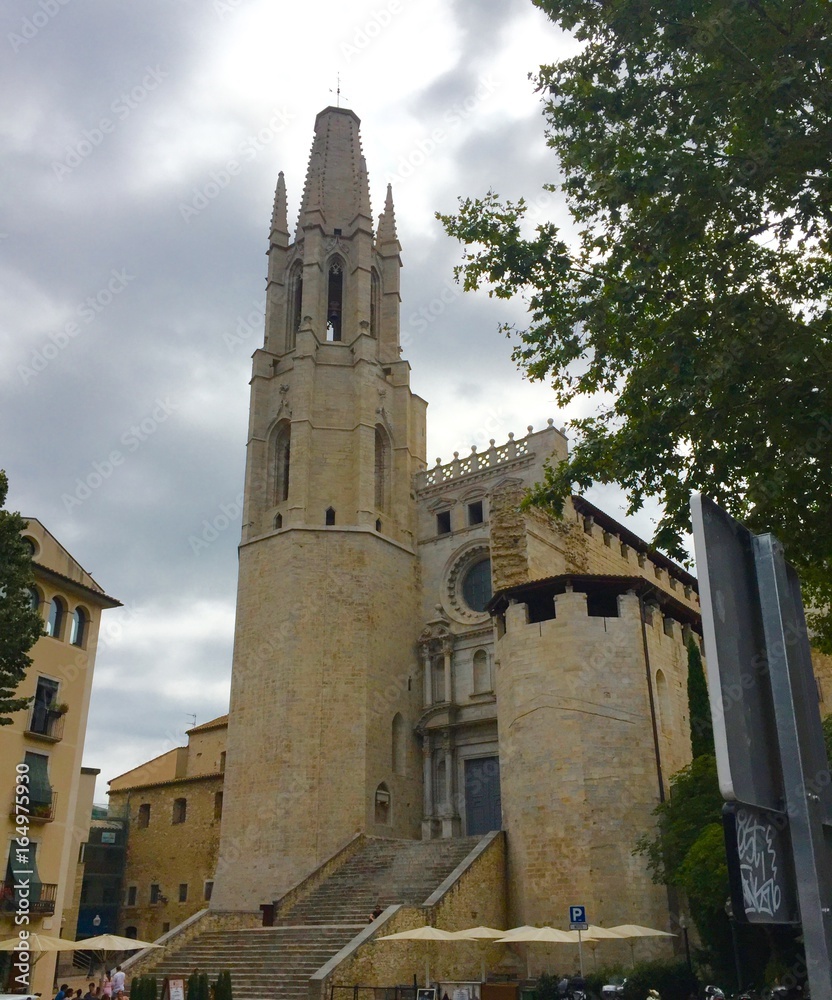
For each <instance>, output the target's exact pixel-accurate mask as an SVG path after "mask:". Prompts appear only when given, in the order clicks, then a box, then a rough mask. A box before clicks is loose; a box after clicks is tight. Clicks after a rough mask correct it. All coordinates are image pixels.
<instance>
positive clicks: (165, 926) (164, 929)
mask: <svg viewBox="0 0 832 1000" xmlns="http://www.w3.org/2000/svg"><path fill="white" fill-rule="evenodd" d="M169 930H170V921H169V920H165V922H164V923H163V924H162V933H163V934H167V932H168V931H169Z"/></svg>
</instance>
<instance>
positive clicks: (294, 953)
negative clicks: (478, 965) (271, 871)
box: [152, 837, 480, 1000]
mask: <svg viewBox="0 0 832 1000" xmlns="http://www.w3.org/2000/svg"><path fill="white" fill-rule="evenodd" d="M479 839H480V838H478V837H461V838H457V839H453V840H432V841H418V840H383V839H380V838H368V839H367V840H366V841H365V843H364V844H363V845H362V847H361V848H360V849H359V850H358V851H357V852H356V853H355V854H354V855H353V856H352V857H351V858H350V859H349V860H348V861H347V862H346V863H345V864H344V865H343V866H342V867H340V868H339V869H337V870H336V871H334V872H333V873H332V875H330V876H329V878H327V879H326V880H325V881H323V882H322V883H320V884H319V885H318V886H317V887H316V888H315V889H313V890H312V891H311V892H310V893H309V895H307V896H303V895H301V898H299V900H298V902H296V903H295V904H294V905H293V906H292V907H291V908H290V909H288V910H286V911H285V912H283V913H281V915H280V917H279V920H278V922H277V926H275V927H256V928H246V929H236V930H209V931H204V932H203V933H201V934H199V935H197V936H196V937H194V938H192V939H191V940H190V941H189V942H187V943H186V944H184V945H183V946H182V947H181V948H179V949H176V948H175V947H171V948H170V949H169V950H168V951H166V952H165V953H164V954H163V956H162V957H161V958H160V959H159V960H158V962H156V963H155V964H154V968H153V970H152V972H153V973H155V975H156V976H157V979H161V977H162V976H166V975H174V974H179V975H186V976H187V975H190V973H191V972H193V970H194V969H195V968H198V969H199V970H200V972H207V973H208V976H209V978H210V979H211V981H212V982H213V981H214V980H215V979H216V978H217V975H218V974H219V972H220V971H221V970H223V969H230V970H231V982H232V987H233V991H234V1000H275V998H285V1000H305V998H306V996H307V989H308V983H309V979H310V977H311V976H312V974H313V973H315V972H316V971H317V970H318V969H320V968H321V966H323V965H325V964H326V962H328V961H329V959H330V958H332V957H333V956H334V955H336V954H337V953H338V952H339V951H340V950H341V949H342V948H343V947H344V946H345V945H347V944H348V943H349V942H350V941H351V940H352V939H353V938H354V937H355V936H356V935H357V934H358V933H359V932H360V931H362V930H363V929H364V928H366V926H367V922H368V918H369V915H370V913H371V912H372V911H373V909H374V907H375V905H376V903H380V904H381V905H382V906H383V907H386V906H390V905H391V904H393V903H404V904H409V905H416V906H418V905H420V904H422V903H424V902H425V900H426V899H427V898H428V897H429V896H430V895H431V893H433V892H434V891H435V890H436V889H437V888H438V887H439V886H440V885H441V884H442V882H443V881H444V880H445V879H446V878H447V877H448V875H450V874H451V872H452V871H453V870H454V869H455V868H456V867H457V866H458V865H459V864H460V863H461V862H462V861H463V860H464V859H465V858H466V857H467V856H468V855H469V854H470V853H471V851H472V850H473V849H474V847H475V846H476V845H477V843H478V842H479ZM160 985H161V983H160Z"/></svg>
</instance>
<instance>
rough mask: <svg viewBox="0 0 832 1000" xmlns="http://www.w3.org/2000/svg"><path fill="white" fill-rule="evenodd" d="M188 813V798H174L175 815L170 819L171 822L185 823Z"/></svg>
mask: <svg viewBox="0 0 832 1000" xmlns="http://www.w3.org/2000/svg"><path fill="white" fill-rule="evenodd" d="M187 815H188V800H187V799H174V800H173V815H172V816H171V820H170V821H171V823H184V822H185V818H186V816H187Z"/></svg>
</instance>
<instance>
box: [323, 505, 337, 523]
mask: <svg viewBox="0 0 832 1000" xmlns="http://www.w3.org/2000/svg"><path fill="white" fill-rule="evenodd" d="M325 516H326V524H335V509H334V508H333V507H327V509H326V515H325Z"/></svg>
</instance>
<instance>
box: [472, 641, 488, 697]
mask: <svg viewBox="0 0 832 1000" xmlns="http://www.w3.org/2000/svg"><path fill="white" fill-rule="evenodd" d="M490 690H491V670H490V668H489V663H488V653H487V652H486V651H485V650H484V649H478V650H477V651H476V653H474V694H484V693H485V692H486V691H490Z"/></svg>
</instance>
